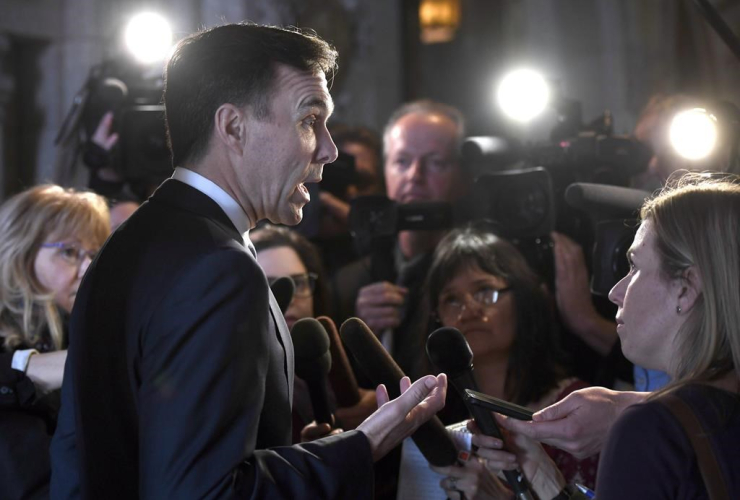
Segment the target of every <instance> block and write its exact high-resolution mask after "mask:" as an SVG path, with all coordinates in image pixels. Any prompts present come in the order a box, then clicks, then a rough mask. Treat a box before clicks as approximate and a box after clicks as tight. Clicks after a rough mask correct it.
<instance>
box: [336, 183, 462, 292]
mask: <svg viewBox="0 0 740 500" xmlns="http://www.w3.org/2000/svg"><path fill="white" fill-rule="evenodd" d="M454 219H455V217H454V213H453V207H452V205H450V204H449V203H444V202H415V203H406V204H398V203H396V202H395V201H392V200H390V199H388V198H386V197H385V196H381V195H376V196H360V197H357V198H355V199H354V200H352V202H351V204H350V216H349V227H350V233H351V234H352V236H353V238H354V240H355V246H356V249H357V251H358V254H359V255H365V254H370V255H371V261H370V262H371V269H370V274H371V275H372V276H373V278H374V279H375V280H377V281H384V280H385V281H394V279H395V277H394V274H395V273H394V266H393V262H392V259H390V258H389V256H390V255H392V252H391V251H389V250H390V249H391V248H392V246H393V244H394V242H395V236H396V234H397V233H398V232H399V231H420V230H439V229H449V228H451V227H453V225H454Z"/></svg>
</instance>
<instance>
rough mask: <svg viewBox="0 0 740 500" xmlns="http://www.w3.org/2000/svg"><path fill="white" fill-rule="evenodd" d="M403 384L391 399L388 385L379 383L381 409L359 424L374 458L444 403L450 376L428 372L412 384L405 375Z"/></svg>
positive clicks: (378, 394) (398, 442) (412, 431)
mask: <svg viewBox="0 0 740 500" xmlns="http://www.w3.org/2000/svg"><path fill="white" fill-rule="evenodd" d="M400 384H401V395H400V396H399V397H397V398H396V399H394V400H392V401H390V398H389V397H388V390H387V389H386V387H385V386H384V385H382V384H381V385H379V386H378V388H377V390H376V393H375V394H376V398H377V401H378V410H377V411H376V412H375V413H373V414H372V415H370V416H369V417H368V418H367V419H366V420H365V421H364V422H362V423H361V424H360V425H359V426H358V427H357V430H359V431H362V432H364V433H365V435H366V436H367V438H368V440H369V441H370V448H371V449H372V453H373V460H375V461H377V460H379V459H380V458H382V457H383V456H384V455H385V454H386V453H388V452H389V451H390V450H392V449H393V448H395V447H396V446H397V445H398V444H400V443H401V441H403V440H404V439H406V438H407V437H409V436H410V435H411V434H413V433H414V431H415V430H416V429H418V428H419V426H420V425H421V424H423V423H424V422H426V421H427V420H429V419H430V418H432V417H433V416H434V415H435V414H436V413H437V412H438V411H439V410H441V409H442V408H443V407H444V405H445V397H446V395H447V376H446V375H445V374H444V373H442V374H440V375H437V376H434V375H427V376H425V377H422V378H420V379H419V380H417V381H416V382H414V383H413V384H411V380H409V378H408V377H404V378H403V379H401V382H400Z"/></svg>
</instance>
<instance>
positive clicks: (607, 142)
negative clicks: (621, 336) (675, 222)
mask: <svg viewBox="0 0 740 500" xmlns="http://www.w3.org/2000/svg"><path fill="white" fill-rule="evenodd" d="M563 133H564V128H563V127H556V129H554V130H553V133H552V137H553V138H554V140H553V141H551V142H550V143H547V144H544V145H529V146H523V145H521V144H519V143H517V142H516V141H511V140H506V139H503V138H500V137H470V138H468V139H466V141H465V142H464V144H463V149H462V155H463V162H464V164H465V166H466V168H467V169H468V171H469V172H471V173H472V175H473V177H474V178H475V182H474V186H473V195H472V199H473V200H475V202H474V203H473V204H472V206H473V207H474V212H473V214H472V216H473V218H475V219H487V220H490V221H492V223H493V225H494V227H495V228H496V232H497V233H498V234H500V235H501V236H503V237H505V238H507V239H509V240H510V241H512V242H513V243H514V244H515V245H517V247H518V248H519V249H520V250H521V251H522V253H523V254H524V255H525V257H527V259H528V261H529V262H530V264H531V265H532V266H533V267H534V268H535V269H536V270H537V271H538V272H539V273H540V274H541V275H542V276H543V277H545V279H546V280H547V281H548V282H549V283H553V282H554V265H553V257H552V242H551V240H550V237H549V235H550V233H551V232H552V231H558V232H561V233H563V234H566V235H568V236H570V237H571V238H573V239H574V240H576V241H577V242H578V243H580V244H581V245H582V246H583V247H584V248H591V247H592V245H593V244H594V242H595V241H596V240H599V241H601V242H602V246H603V244H604V243H603V242H606V241H612V240H615V238H616V240H619V241H621V238H617V237H616V235H613V234H611V232H613V231H616V229H615V227H616V226H599V224H600V223H601V222H603V221H604V220H605V219H604V217H612V216H614V214H613V213H611V214H601V213H599V212H598V211H593V210H590V211H589V210H587V211H584V210H582V209H581V208H580V207H574V206H571V205H570V204H568V203H567V202H566V190H567V188H568V186H570V185H571V184H574V183H589V184H600V185H610V186H621V187H625V186H627V185H628V184H629V181H630V178H631V177H632V176H634V175H636V174H638V173H640V172H642V171H644V170H645V169H646V168H647V164H648V162H649V160H650V156H651V151H650V150H649V148H648V147H647V146H645V145H643V144H642V143H640V142H638V141H636V140H634V139H632V138H630V137H623V136H616V135H612V133H611V118H610V115H609V114H608V113H605V114H604V115H603V117H601V118H600V119H597V120H595V121H594V122H592V124H591V125H590V126H589V127H588V128H586V129H584V130H581V131H580V132H578V133H576V135H574V136H573V137H571V138H562V137H560V135H561V134H563ZM599 227H600V229H599ZM607 227H610V228H611V229H607ZM597 229H598V231H599V234H597ZM605 231H606V232H607V233H609V234H602V233H603V232H605ZM616 240H615V241H616ZM589 257H590V256H589ZM597 261H599V259H597V258H595V259H594V263H595V262H597ZM590 263H591V262H590V259H589V264H590ZM597 282H601V278H598V279H597ZM599 288H602V287H599Z"/></svg>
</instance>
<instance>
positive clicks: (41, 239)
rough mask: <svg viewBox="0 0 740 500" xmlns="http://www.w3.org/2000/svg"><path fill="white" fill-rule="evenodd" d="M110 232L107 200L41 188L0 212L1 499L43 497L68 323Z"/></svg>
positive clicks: (9, 202) (31, 190)
mask: <svg viewBox="0 0 740 500" xmlns="http://www.w3.org/2000/svg"><path fill="white" fill-rule="evenodd" d="M109 232H110V222H109V215H108V208H107V206H106V203H105V200H104V199H103V198H102V197H100V196H98V195H96V194H93V193H83V192H77V191H74V190H65V189H63V188H61V187H59V186H54V185H44V186H37V187H34V188H31V189H29V190H27V191H24V192H22V193H20V194H17V195H16V196H14V197H12V198H10V199H9V200H8V201H7V202H5V204H3V206H2V207H0V498H3V499H15V498H47V497H48V494H49V493H48V486H49V478H50V473H51V468H50V464H49V443H50V441H51V436H52V434H53V432H54V428H55V424H56V414H57V411H58V406H59V404H58V402H59V399H58V392H59V391H58V389H59V388H60V387H61V385H62V373H63V370H64V362H65V360H66V357H67V351H66V350H65V348H66V343H67V339H66V328H65V323H66V318H67V316H68V314H69V313H70V311H71V310H72V305H73V304H74V300H75V296H76V293H77V288H78V287H79V285H80V281H81V279H82V276H83V275H84V273H85V270H86V269H87V267H88V266H89V265H90V262H91V260H92V258H93V257H94V256H95V254H96V253H97V251H98V250H99V249H100V247H101V246H102V245H103V242H104V241H105V238H106V237H107V236H108V233H109Z"/></svg>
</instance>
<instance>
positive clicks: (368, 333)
mask: <svg viewBox="0 0 740 500" xmlns="http://www.w3.org/2000/svg"><path fill="white" fill-rule="evenodd" d="M339 332H340V333H339V334H340V335H341V337H342V341H343V342H344V344H345V345H346V346H347V348H348V349H349V351H350V352H351V353H352V355H353V356H354V357H355V359H356V360H357V364H358V365H360V368H361V369H362V371H363V372H365V375H367V377H368V378H369V379H370V380H371V381H372V383H373V384H375V385H379V384H385V387H386V389H388V395H389V396H390V397H391V399H395V398H397V397H398V396H400V394H401V390H400V389H399V387H398V383H399V381H400V380H401V379H402V378H403V377H404V373H403V371H401V368H399V367H398V365H397V364H396V362H395V361H394V360H393V358H392V357H391V356H390V354H388V351H386V350H385V347H383V344H381V343H380V341H379V340H378V338H377V337H376V336H375V334H374V333H373V332H372V330H370V328H369V327H368V326H367V325H366V324H365V323H364V322H363V321H362V320H361V319H359V318H349V319H348V320H347V321H345V322H344V323H342V326H341V327H340V329H339Z"/></svg>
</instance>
